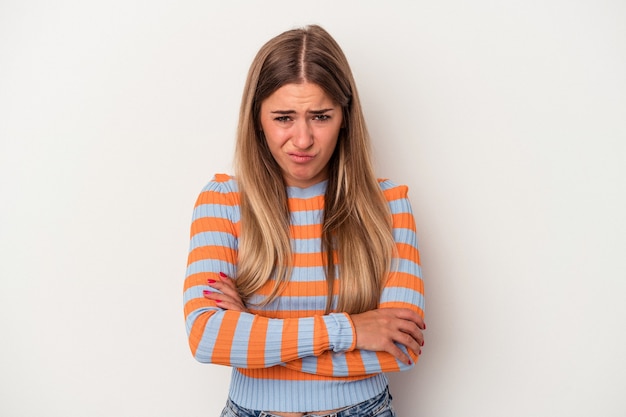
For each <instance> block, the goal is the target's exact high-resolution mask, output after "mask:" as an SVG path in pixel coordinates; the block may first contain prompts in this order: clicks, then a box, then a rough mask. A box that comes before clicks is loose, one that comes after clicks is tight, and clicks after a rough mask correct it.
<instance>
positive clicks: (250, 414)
mask: <svg viewBox="0 0 626 417" xmlns="http://www.w3.org/2000/svg"><path fill="white" fill-rule="evenodd" d="M308 416H311V417H312V416H319V415H318V414H306V415H305V417H308ZM395 416H396V413H395V411H394V410H393V408H392V407H391V394H389V388H385V390H384V391H383V392H381V393H380V394H378V395H377V396H375V397H373V398H370V399H369V400H365V401H363V402H360V403H358V404H355V405H351V406H349V407H346V408H342V409H341V410H339V411H337V412H335V413H332V414H324V415H323V417H395ZM220 417H276V416H275V415H274V414H271V413H269V412H267V411H261V410H249V409H247V408H243V407H240V406H238V405H237V404H235V403H234V402H232V401H231V400H230V399H228V402H227V403H226V407H224V410H222V414H221V415H220ZM319 417H322V416H319Z"/></svg>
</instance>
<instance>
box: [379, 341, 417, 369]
mask: <svg viewBox="0 0 626 417" xmlns="http://www.w3.org/2000/svg"><path fill="white" fill-rule="evenodd" d="M385 351H386V352H387V353H389V354H391V355H392V356H393V357H394V358H396V359H397V360H399V361H400V362H402V363H403V364H405V365H411V364H412V361H411V358H410V357H409V356H408V355H407V354H406V353H404V352H403V351H402V349H400V348H399V347H398V346H396V345H395V344H394V343H391V344H390V345H389V346H388V347H387V348H386V349H385Z"/></svg>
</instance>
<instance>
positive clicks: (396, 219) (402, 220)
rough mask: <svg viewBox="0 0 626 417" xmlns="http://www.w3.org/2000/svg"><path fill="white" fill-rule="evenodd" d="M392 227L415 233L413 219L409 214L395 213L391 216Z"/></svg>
mask: <svg viewBox="0 0 626 417" xmlns="http://www.w3.org/2000/svg"><path fill="white" fill-rule="evenodd" d="M391 217H392V221H393V227H394V228H398V229H399V228H402V229H409V230H413V231H415V219H414V218H413V215H411V214H410V213H397V214H393V215H392V216H391Z"/></svg>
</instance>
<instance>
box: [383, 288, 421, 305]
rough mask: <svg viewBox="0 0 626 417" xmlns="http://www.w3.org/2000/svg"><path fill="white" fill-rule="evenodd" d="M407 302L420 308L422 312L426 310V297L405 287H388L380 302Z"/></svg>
mask: <svg viewBox="0 0 626 417" xmlns="http://www.w3.org/2000/svg"><path fill="white" fill-rule="evenodd" d="M390 301H391V302H393V301H398V302H405V303H409V304H413V305H416V306H419V307H420V308H421V309H422V310H423V309H424V296H423V295H422V294H421V293H420V292H418V291H415V290H411V289H408V288H403V287H387V288H385V289H384V290H383V293H382V295H381V297H380V302H381V303H385V302H390Z"/></svg>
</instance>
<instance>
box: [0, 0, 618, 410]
mask: <svg viewBox="0 0 626 417" xmlns="http://www.w3.org/2000/svg"><path fill="white" fill-rule="evenodd" d="M625 22H626V3H625V2H623V1H622V0H615V1H608V0H606V1H601V0H596V1H592V0H589V1H583V0H570V1H566V0H562V1H526V2H517V1H515V2H514V1H488V0H476V1H471V2H468V1H463V0H456V1H448V0H442V1H435V2H433V1H387V2H364V1H324V0H321V1H316V2H282V1H280V2H279V1H268V0H264V1H259V2H245V1H228V2H226V1H222V2H219V4H218V3H217V2H210V1H139V0H123V1H122V0H113V1H78V0H76V1H68V0H60V1H54V2H48V1H43V0H41V1H36V0H2V1H0V140H1V141H0V186H1V188H0V192H1V195H0V239H1V240H0V415H2V416H7V417H13V416H15V417H17V416H29V417H30V416H44V415H45V416H64V417H70V416H81V417H82V416H89V417H98V416H107V417H109V416H111V417H117V416H150V417H153V416H154V417H158V416H217V415H218V413H219V410H220V409H221V408H222V405H223V404H224V402H225V400H226V392H227V387H228V378H229V369H228V368H223V367H218V366H214V365H202V364H199V363H197V362H195V361H194V359H193V358H192V357H191V354H190V353H189V349H188V347H187V341H186V335H185V330H184V321H183V312H182V286H183V277H184V272H185V265H186V252H187V244H188V233H189V221H190V218H191V211H192V207H193V204H194V201H195V198H196V196H197V194H198V192H199V191H200V189H201V188H202V186H203V185H204V184H205V183H206V182H207V181H208V180H209V179H210V178H211V177H212V175H213V174H214V173H215V172H232V169H231V160H232V151H233V140H234V132H235V127H236V120H237V113H238V108H239V101H240V97H241V92H242V88H243V83H244V79H245V75H246V72H247V70H248V66H249V64H250V62H251V61H252V58H253V56H254V54H255V53H256V51H257V50H258V48H259V47H260V46H261V45H262V44H263V43H264V42H265V41H266V40H268V39H269V38H271V37H272V36H274V35H276V34H278V33H280V32H282V31H284V30H287V29H290V28H292V27H294V26H299V25H303V24H307V23H319V24H321V25H323V26H324V27H326V29H328V30H329V31H330V32H331V34H333V35H334V37H335V38H336V39H337V41H338V42H339V43H340V44H341V45H342V47H343V49H344V51H345V53H346V55H347V56H348V59H349V60H350V62H351V65H352V67H353V71H354V74H355V77H356V79H357V83H358V85H359V88H360V93H361V95H362V100H363V105H364V108H365V112H366V116H367V118H368V122H369V127H370V130H371V133H372V136H373V139H374V147H375V151H376V152H375V154H376V166H377V170H378V174H379V176H381V177H388V178H392V179H393V180H395V181H396V182H400V183H405V184H408V185H409V187H410V197H411V200H412V202H413V205H414V211H415V215H416V219H417V225H418V229H419V237H420V245H421V250H422V262H423V272H424V277H425V280H426V291H427V325H428V330H427V340H426V346H425V348H424V353H423V356H422V359H421V361H420V362H419V364H418V366H417V367H416V369H415V370H413V371H411V372H408V373H403V374H399V375H392V376H391V383H392V390H393V392H394V394H395V400H394V402H395V405H396V408H397V410H398V411H399V415H400V416H402V417H413V416H416V417H457V416H470V417H472V416H480V417H496V416H502V415H506V416H509V417H517V416H524V417H525V416H528V417H543V416H546V417H548V416H566V417H574V416H580V417H583V416H584V417H588V416H602V417H614V416H615V417H617V416H624V415H626V399H624V391H625V390H626V359H625V356H626V355H624V349H625V346H626V336H625V334H624V330H625V329H624V319H626V304H625V302H624V298H625V296H626V268H625V266H624V260H625V256H624V254H625V253H626V238H625V236H626V220H625V216H624V213H626V202H625V200H626V197H625V189H626V187H625V183H626V181H625V179H626V163H625V162H626V75H625V74H626V24H625Z"/></svg>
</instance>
